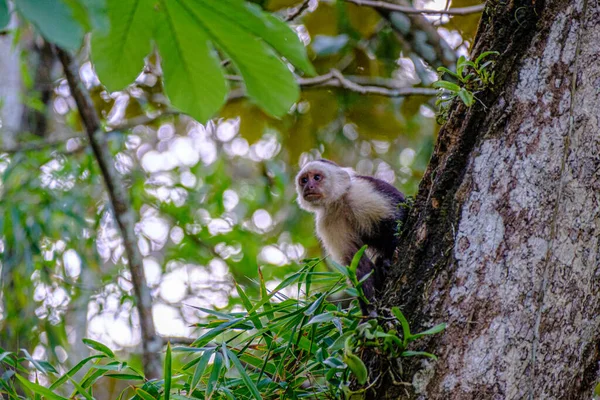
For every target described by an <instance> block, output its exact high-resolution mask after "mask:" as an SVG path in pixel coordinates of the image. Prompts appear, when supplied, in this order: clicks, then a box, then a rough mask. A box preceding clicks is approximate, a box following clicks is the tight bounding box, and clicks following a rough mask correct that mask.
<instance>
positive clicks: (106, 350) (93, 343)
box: [81, 338, 115, 358]
mask: <svg viewBox="0 0 600 400" xmlns="http://www.w3.org/2000/svg"><path fill="white" fill-rule="evenodd" d="M81 341H82V342H83V343H85V345H86V346H88V347H90V348H92V349H94V350H96V351H99V352H100V353H103V354H105V355H107V356H108V357H110V358H115V353H113V351H112V350H111V349H109V348H108V347H107V346H106V345H104V344H102V343H100V342H96V341H95V340H92V339H87V338H84V339H81Z"/></svg>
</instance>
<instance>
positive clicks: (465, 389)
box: [373, 0, 600, 399]
mask: <svg viewBox="0 0 600 400" xmlns="http://www.w3.org/2000/svg"><path fill="white" fill-rule="evenodd" d="M488 50H496V51H499V52H500V53H501V54H500V56H499V57H498V61H497V65H496V67H495V68H496V71H497V72H496V73H497V87H496V88H495V90H494V91H490V90H487V91H486V92H485V93H481V94H480V95H479V98H480V99H481V102H482V103H483V104H477V105H476V106H474V107H472V108H470V109H467V108H466V107H464V106H462V105H460V104H455V106H456V107H455V108H454V109H453V111H452V113H451V114H450V117H449V122H448V123H447V124H446V125H445V126H444V127H443V128H442V130H441V132H440V135H439V138H438V143H437V145H436V148H435V150H434V154H433V156H432V159H431V162H430V165H429V167H428V170H427V172H426V175H425V177H424V179H423V181H422V183H421V186H420V188H419V193H418V195H417V198H416V200H415V206H414V208H413V209H412V211H411V214H410V216H409V220H408V221H407V223H406V224H405V230H404V232H403V235H402V241H401V246H400V251H399V260H398V263H397V265H396V266H395V269H394V270H393V271H392V272H391V273H392V278H393V279H389V280H388V282H392V283H391V284H390V285H389V286H388V287H387V288H386V292H385V293H384V296H382V297H383V298H384V299H385V300H384V301H385V304H384V306H392V305H399V306H400V307H401V308H402V309H403V311H404V312H405V313H406V314H407V315H408V316H409V319H410V320H411V323H412V324H413V325H414V327H415V329H417V328H418V327H421V328H422V327H428V326H431V325H433V324H436V323H440V322H448V324H449V327H448V329H447V330H446V332H445V333H444V334H442V335H439V336H437V337H434V338H432V339H430V341H429V342H426V343H423V342H422V343H421V346H422V347H423V346H424V347H425V348H426V349H427V350H429V351H432V352H434V353H435V354H436V355H438V357H439V360H438V361H437V362H433V361H423V360H414V361H412V360H411V361H403V363H404V365H403V367H404V368H403V377H404V379H405V380H409V381H411V382H412V383H413V388H412V389H411V390H410V393H409V391H407V390H406V386H396V385H394V383H393V382H392V380H391V379H381V380H380V382H381V386H380V387H379V388H378V389H377V393H376V395H374V396H373V398H377V399H385V398H389V399H397V398H403V397H411V398H427V399H524V398H528V399H583V398H590V397H591V394H592V390H593V387H594V384H595V383H596V380H597V379H598V366H599V360H600V355H599V343H600V342H599V339H600V249H599V244H600V241H599V237H600V175H599V170H600V129H599V124H600V120H599V119H598V115H599V114H600V90H599V88H600V62H599V59H600V5H599V3H598V2H596V1H589V0H545V1H544V0H528V1H525V0H511V1H496V0H489V1H488V6H487V8H486V11H485V13H484V15H483V17H482V22H481V25H480V27H479V31H478V34H477V38H476V40H475V43H474V47H473V55H474V56H476V55H477V54H480V53H481V52H483V51H488Z"/></svg>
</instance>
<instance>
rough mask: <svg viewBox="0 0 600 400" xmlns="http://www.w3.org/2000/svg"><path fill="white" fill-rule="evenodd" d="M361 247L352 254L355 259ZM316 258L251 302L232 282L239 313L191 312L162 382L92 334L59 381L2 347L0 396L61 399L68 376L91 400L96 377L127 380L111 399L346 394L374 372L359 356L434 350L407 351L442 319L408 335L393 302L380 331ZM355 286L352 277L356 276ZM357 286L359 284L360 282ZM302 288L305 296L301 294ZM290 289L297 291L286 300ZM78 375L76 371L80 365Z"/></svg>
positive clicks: (343, 282) (41, 364)
mask: <svg viewBox="0 0 600 400" xmlns="http://www.w3.org/2000/svg"><path fill="white" fill-rule="evenodd" d="M362 253H364V249H361V252H359V253H358V254H357V256H356V257H355V261H354V262H353V264H357V263H358V260H359V259H360V257H361V256H362ZM320 262H321V260H319V259H311V260H307V261H306V262H305V264H304V265H303V267H302V268H301V269H300V270H299V271H298V272H296V273H294V274H292V275H290V276H289V277H288V278H286V279H285V280H284V281H282V282H281V283H280V284H279V285H278V286H277V287H276V288H275V289H273V290H272V291H269V290H268V289H267V287H266V285H265V282H264V280H263V279H262V276H261V278H260V280H259V282H257V283H258V285H259V286H260V297H259V298H258V299H256V300H254V301H253V300H251V299H250V298H249V297H248V295H247V294H246V291H245V290H244V289H243V288H242V287H241V286H240V285H237V284H236V290H237V294H238V296H239V297H240V299H241V302H242V304H243V306H244V308H245V311H243V312H228V313H224V312H220V311H215V310H209V309H204V308H199V310H200V311H202V312H205V313H207V314H208V315H209V317H208V319H207V320H206V322H204V323H201V324H198V327H199V328H201V329H202V331H203V333H202V335H201V336H199V337H198V338H197V339H196V340H195V341H194V343H193V344H192V345H191V346H175V347H173V348H171V345H170V344H168V345H167V348H166V352H165V361H164V371H165V373H164V379H162V380H159V381H156V380H154V381H145V380H144V377H143V374H142V373H141V372H140V371H139V370H137V369H135V368H133V367H131V366H130V365H128V364H127V363H125V362H121V361H119V360H117V359H116V357H115V354H114V353H113V351H112V350H110V349H109V348H108V347H106V346H105V345H103V344H101V343H98V342H95V341H93V340H90V339H85V340H84V342H85V344H86V345H87V346H89V347H90V348H92V349H94V350H96V351H97V352H98V354H96V355H93V356H91V357H88V358H86V359H84V360H82V361H81V362H79V363H78V364H77V365H76V366H74V367H73V368H72V369H71V370H69V371H67V372H66V373H64V374H62V375H60V376H58V377H57V375H58V373H57V370H56V369H55V368H54V367H52V365H50V364H49V363H47V362H45V361H40V360H34V359H33V358H31V356H29V354H28V353H26V352H24V353H25V357H17V355H16V354H14V353H10V352H6V351H4V350H1V349H0V351H1V352H2V353H1V354H0V363H1V364H0V365H1V366H2V367H4V369H5V370H6V372H5V373H4V375H3V376H2V379H0V393H4V394H5V395H7V397H8V398H9V399H19V398H22V397H21V396H20V395H19V394H18V390H17V388H16V385H20V386H21V387H22V388H23V389H25V390H26V391H27V392H30V393H33V394H34V396H35V397H39V396H44V397H46V398H49V399H57V400H60V399H64V398H65V397H63V396H62V395H61V394H59V393H66V391H67V388H66V386H65V384H66V383H67V382H70V383H71V385H72V389H69V390H72V393H71V394H70V396H69V397H70V398H73V397H74V396H81V397H84V398H86V399H93V398H94V394H93V390H92V386H93V384H94V383H95V382H97V381H98V380H99V379H100V378H102V377H106V378H109V379H122V380H127V381H131V383H132V386H130V387H128V388H126V389H125V390H124V391H123V392H121V394H120V396H119V399H121V398H131V399H144V400H146V399H148V400H149V399H161V398H164V399H169V398H171V399H184V398H198V399H263V398H267V399H274V398H286V399H288V398H289V399H298V398H303V397H308V398H316V399H340V398H350V397H351V396H352V395H353V394H355V393H359V392H361V391H364V389H359V390H358V391H352V390H350V387H355V386H356V385H360V386H364V385H367V384H372V383H373V382H374V378H373V377H371V376H369V372H368V370H367V368H366V366H365V364H364V363H363V361H362V360H361V354H362V353H363V352H364V351H365V349H367V348H371V349H374V350H375V351H376V352H378V353H379V354H382V355H384V356H385V357H387V358H389V359H398V358H399V357H411V356H425V357H431V358H435V356H434V355H432V354H429V353H426V352H422V351H412V350H409V345H410V344H411V343H412V342H414V341H415V340H417V339H419V338H421V337H423V336H426V335H434V334H437V333H440V332H442V331H443V330H444V328H445V324H440V325H437V326H435V327H433V328H431V329H428V330H426V331H424V332H420V333H417V334H413V333H411V330H410V326H409V324H408V321H407V319H406V318H405V317H404V315H403V314H402V312H401V311H400V310H399V309H398V308H394V309H393V310H392V315H393V317H392V318H389V320H390V323H389V324H388V325H390V326H393V328H390V329H385V328H384V327H383V326H381V325H380V324H379V323H378V322H377V320H375V319H370V320H368V321H365V317H363V316H362V314H361V311H360V307H359V304H358V301H357V299H356V298H345V297H347V296H348V293H349V292H350V293H356V292H357V291H358V293H359V295H361V290H360V285H359V287H358V289H357V288H356V287H350V286H349V285H348V283H347V281H348V278H349V277H350V278H351V277H352V271H351V268H352V265H351V266H350V267H348V268H346V272H343V271H341V270H340V268H341V267H340V268H338V271H334V272H315V267H316V266H317V265H318V264H319V263H320ZM355 283H356V282H355ZM358 283H360V282H358ZM304 293H306V294H304ZM292 294H294V295H295V296H293V297H290V295H292ZM27 361H28V362H30V363H31V364H30V365H31V366H32V367H33V368H34V369H35V371H36V372H38V373H41V374H44V375H46V376H47V378H48V379H49V380H50V382H52V383H51V384H50V385H49V386H48V387H45V386H42V385H40V384H39V383H38V382H31V381H30V380H29V379H28V378H27V377H28V376H30V372H31V371H30V370H28V369H27V368H25V367H24V366H23V363H24V362H27ZM88 364H89V366H88V370H87V372H86V373H85V375H84V376H83V378H81V379H78V380H77V381H75V379H74V376H75V374H76V373H78V372H79V371H80V370H82V368H83V367H84V366H86V365H88Z"/></svg>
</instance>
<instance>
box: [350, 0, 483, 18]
mask: <svg viewBox="0 0 600 400" xmlns="http://www.w3.org/2000/svg"><path fill="white" fill-rule="evenodd" d="M346 2H347V3H352V4H356V5H357V6H364V7H372V8H375V9H377V10H384V11H390V12H401V13H403V14H434V15H440V14H441V15H470V14H477V13H480V12H482V11H483V9H484V8H485V3H482V4H477V5H474V6H469V7H456V8H451V9H448V10H425V9H418V8H414V7H409V6H402V5H398V4H393V3H388V2H387V1H373V0H346Z"/></svg>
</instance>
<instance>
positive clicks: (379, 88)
mask: <svg viewBox="0 0 600 400" xmlns="http://www.w3.org/2000/svg"><path fill="white" fill-rule="evenodd" d="M226 78H227V79H228V80H230V81H232V82H242V81H243V79H242V77H240V76H237V75H227V76H226ZM297 82H298V85H300V87H301V88H303V89H305V90H309V89H319V88H324V89H326V88H342V89H345V90H349V91H352V92H356V93H360V94H365V95H369V94H371V95H378V96H384V97H394V98H395V97H408V96H435V95H436V94H437V93H438V92H437V90H436V89H431V88H423V87H421V88H419V87H398V86H396V85H394V81H393V80H391V79H385V78H381V77H366V76H353V75H350V76H344V75H342V73H341V72H340V71H339V70H337V69H332V70H331V71H330V72H328V73H326V74H324V75H318V76H314V77H311V78H297ZM245 97H246V93H245V92H244V90H243V89H234V90H232V91H231V92H230V94H229V100H230V101H233V100H237V99H241V98H245ZM180 114H182V113H181V112H180V111H177V110H173V109H167V110H165V111H162V112H161V113H160V114H157V115H153V116H148V115H140V116H138V117H134V118H131V119H129V120H126V121H123V122H122V123H120V124H115V125H107V129H108V130H109V131H110V132H109V133H103V135H104V136H105V137H106V138H109V137H110V136H111V135H114V134H117V133H118V132H123V131H128V130H130V129H133V128H135V127H136V126H138V125H146V124H150V123H152V122H155V121H158V120H160V119H162V118H164V117H168V116H173V115H180ZM70 139H81V140H83V141H86V140H87V136H86V134H85V133H84V132H79V133H75V134H73V135H71V136H67V137H64V138H61V139H55V140H44V141H39V140H36V141H32V142H27V143H22V144H19V145H17V146H12V147H7V148H0V153H8V154H14V153H23V152H28V151H39V150H45V149H48V148H51V147H58V146H61V145H63V144H64V143H65V142H66V141H68V140H70ZM85 146H87V144H85V145H84V146H82V147H81V148H85ZM81 148H78V149H76V150H74V151H78V150H81ZM67 152H68V153H72V152H73V151H67Z"/></svg>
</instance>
